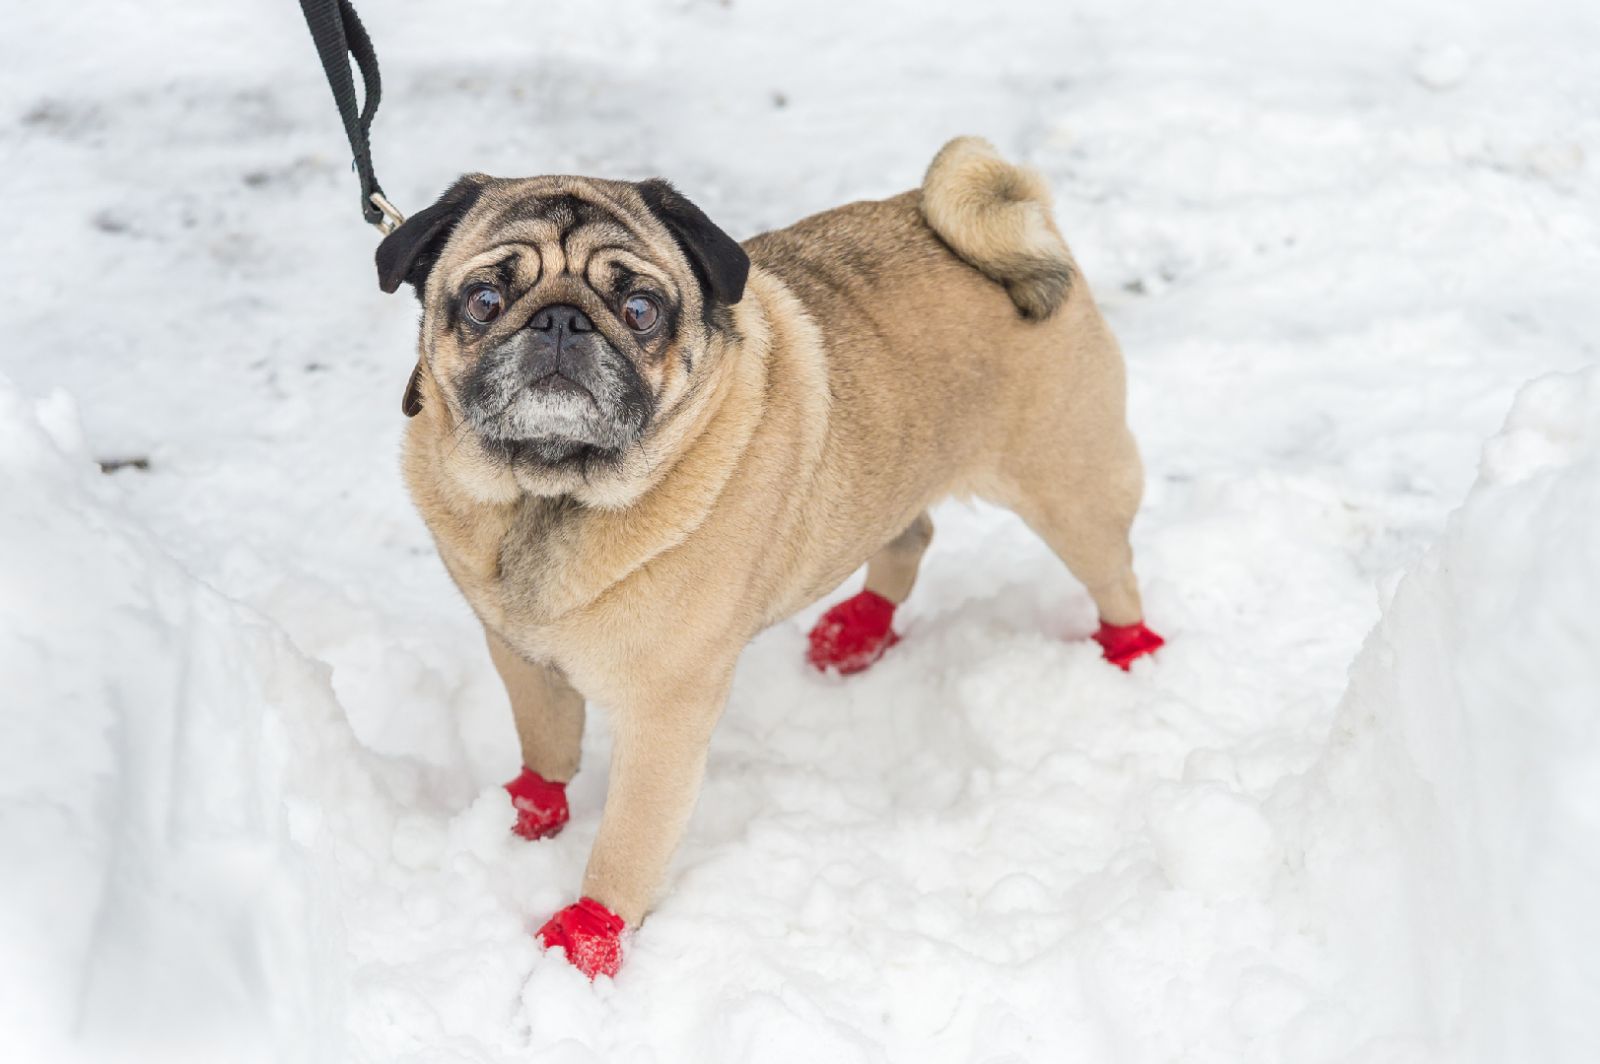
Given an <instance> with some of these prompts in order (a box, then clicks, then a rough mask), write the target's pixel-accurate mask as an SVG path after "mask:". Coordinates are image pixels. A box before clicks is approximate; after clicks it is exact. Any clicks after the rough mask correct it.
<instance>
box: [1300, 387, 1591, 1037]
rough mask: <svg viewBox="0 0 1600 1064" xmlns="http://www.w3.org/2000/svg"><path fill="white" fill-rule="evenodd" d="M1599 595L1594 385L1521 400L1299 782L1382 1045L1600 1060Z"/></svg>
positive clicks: (1547, 390) (1367, 650) (1352, 966)
mask: <svg viewBox="0 0 1600 1064" xmlns="http://www.w3.org/2000/svg"><path fill="white" fill-rule="evenodd" d="M1597 594H1600V372H1597V371H1595V370H1589V371H1585V372H1584V373H1581V374H1570V375H1553V376H1548V377H1543V378H1541V379H1539V380H1536V381H1534V382H1533V383H1531V384H1529V385H1527V386H1526V387H1525V388H1523V390H1522V392H1521V393H1520V395H1519V396H1518V398H1517V401H1516V404H1515V406H1514V407H1513V409H1512V411H1511V414H1510V416H1509V417H1508V418H1507V420H1506V425H1505V428H1504V430H1503V431H1502V432H1501V433H1500V434H1499V435H1498V436H1496V437H1495V438H1494V439H1492V440H1491V441H1490V442H1489V443H1488V445H1487V446H1486V447H1485V448H1484V452H1483V461H1482V466H1481V470H1480V476H1479V480H1478V483H1477V485H1476V486H1475V487H1474V488H1473V490H1472V492H1471V494H1470V496H1469V497H1468V499H1467V501H1466V503H1465V505H1463V506H1462V507H1461V509H1460V510H1458V511H1457V512H1456V513H1455V514H1454V515H1453V516H1452V517H1451V519H1450V521H1449V525H1448V528H1447V530H1446V531H1445V533H1444V535H1443V538H1442V539H1441V540H1440V541H1439V543H1438V544H1437V545H1436V546H1435V547H1434V548H1433V549H1432V550H1430V551H1429V552H1428V554H1427V556H1426V557H1425V558H1424V559H1423V560H1422V561H1421V562H1420V563H1419V564H1418V565H1416V566H1415V567H1414V568H1413V569H1412V570H1411V571H1410V572H1409V573H1408V574H1407V575H1406V576H1405V577H1404V578H1403V579H1402V580H1401V581H1400V582H1399V585H1398V587H1397V588H1396V589H1395V591H1394V595H1393V599H1392V601H1391V602H1390V603H1389V604H1388V606H1387V608H1386V609H1385V611H1384V616H1383V620H1382V622H1381V623H1380V624H1379V625H1378V627H1377V629H1376V630H1375V631H1374V632H1373V633H1372V635H1371V636H1370V637H1369V638H1368V640H1367V642H1366V645H1365V647H1364V648H1363V649H1362V651H1361V653H1360V655H1359V657H1358V658H1357V659H1356V662H1355V665H1354V667H1353V669H1352V674H1351V684H1350V689H1349V692H1348V693H1347V695H1346V697H1345V699H1344V702H1343V704H1342V706H1341V708H1340V712H1339V715H1338V718H1337V722H1336V725H1335V730H1334V739H1333V742H1332V747H1331V749H1330V751H1329V753H1328V755H1327V757H1326V758H1325V760H1324V762H1323V764H1322V765H1321V766H1320V767H1319V770H1318V772H1317V773H1316V774H1315V776H1314V785H1315V786H1314V793H1313V795H1312V798H1311V800H1312V801H1313V802H1314V803H1315V804H1316V807H1317V811H1316V813H1315V814H1314V816H1313V819H1312V820H1311V823H1310V825H1309V828H1308V835H1309V837H1310V838H1311V839H1312V840H1313V841H1312V843H1311V845H1310V846H1309V847H1308V849H1307V851H1306V854H1305V861H1306V868H1307V874H1308V882H1309V884H1310V886H1311V898H1312V903H1313V906H1314V909H1316V908H1323V907H1325V908H1326V911H1327V912H1328V914H1329V932H1328V936H1329V941H1330V942H1331V943H1332V944H1333V945H1334V947H1335V949H1336V950H1337V951H1339V952H1340V955H1341V959H1342V961H1343V963H1344V966H1345V977H1346V978H1345V982H1344V985H1343V988H1342V992H1341V994H1340V995H1339V998H1342V999H1343V1002H1344V1006H1343V1007H1344V1011H1345V1016H1346V1018H1347V1020H1350V1021H1354V1022H1357V1023H1360V1024H1362V1025H1366V1026H1368V1028H1369V1029H1371V1030H1376V1031H1387V1032H1391V1033H1392V1034H1394V1035H1395V1036H1401V1035H1404V1036H1405V1037H1404V1039H1402V1040H1401V1041H1399V1042H1396V1043H1392V1045H1393V1046H1410V1047H1412V1049H1414V1050H1417V1051H1418V1052H1420V1051H1421V1049H1422V1048H1429V1049H1431V1051H1432V1052H1434V1053H1436V1054H1437V1055H1438V1059H1440V1060H1448V1061H1459V1062H1463V1064H1465V1062H1484V1064H1505V1062H1510V1061H1541V1062H1557V1061H1572V1062H1577V1061H1593V1060H1596V1059H1600V1012H1597V1011H1596V1009H1595V1003H1596V1002H1600V948H1597V947H1600V906H1597V905H1596V891H1597V889H1600V603H1597V601H1596V596H1597ZM1324 1018H1325V1019H1326V1018H1327V1017H1324ZM1376 1044H1379V1043H1374V1045H1376Z"/></svg>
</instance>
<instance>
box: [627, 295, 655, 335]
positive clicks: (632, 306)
mask: <svg viewBox="0 0 1600 1064" xmlns="http://www.w3.org/2000/svg"><path fill="white" fill-rule="evenodd" d="M660 317H661V305H660V304H659V303H657V302H656V301H655V300H654V299H652V298H650V297H649V296H647V295H645V294H643V293H642V292H641V293H638V294H636V295H631V296H629V297H628V301H627V302H626V303H623V304H622V323H623V324H624V325H626V326H627V327H628V328H630V329H632V330H633V331H634V332H636V333H647V332H649V331H650V330H651V329H654V328H655V327H656V321H657V320H658V319H659V318H660Z"/></svg>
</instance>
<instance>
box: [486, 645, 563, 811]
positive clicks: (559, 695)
mask: <svg viewBox="0 0 1600 1064" xmlns="http://www.w3.org/2000/svg"><path fill="white" fill-rule="evenodd" d="M486 634H487V636H488V640H489V657H490V658H492V659H493V661H494V667H495V670H496V671H497V672H499V673H500V679H501V680H502V681H504V683H505V685H506V694H508V695H510V696H511V714H512V716H513V717H514V718H515V719H516V722H517V738H518V739H520V740H521V741H522V766H523V767H522V772H521V774H519V775H518V776H517V778H516V779H514V780H512V781H511V782H510V783H508V784H506V793H508V794H510V795H511V804H512V805H513V806H514V807H515V808H516V810H517V822H516V824H515V826H513V828H512V830H513V831H515V832H516V833H517V834H518V835H521V836H522V837H523V838H525V839H542V838H547V837H549V836H551V835H554V834H556V833H557V832H559V831H560V830H561V829H562V827H564V826H565V825H566V823H567V817H568V809H567V782H568V781H569V780H571V779H572V777H573V776H574V775H576V774H577V771H578V755H579V748H580V746H581V745H582V742H583V717H584V712H583V696H582V695H580V694H578V692H577V691H575V690H573V689H572V685H571V684H569V683H567V678H566V677H565V676H563V675H562V674H561V671H560V670H559V669H557V668H555V667H553V666H549V665H537V664H534V663H533V662H530V661H526V660H524V659H523V658H522V657H521V656H520V655H519V654H517V652H516V651H514V650H512V649H511V648H510V647H509V646H507V645H506V643H505V641H504V640H502V639H501V638H500V637H499V636H498V635H496V634H495V633H493V632H488V633H486Z"/></svg>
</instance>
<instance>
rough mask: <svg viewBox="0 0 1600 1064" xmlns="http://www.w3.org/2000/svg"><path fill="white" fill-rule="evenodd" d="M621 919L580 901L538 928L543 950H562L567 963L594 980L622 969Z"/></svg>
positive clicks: (590, 901) (594, 903)
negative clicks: (569, 962)
mask: <svg viewBox="0 0 1600 1064" xmlns="http://www.w3.org/2000/svg"><path fill="white" fill-rule="evenodd" d="M624 926H625V925H624V924H623V922H622V917H620V916H618V915H617V914H616V913H614V912H612V911H611V910H610V909H607V908H606V907H605V906H604V905H601V904H600V903H599V902H597V901H595V900H594V899H593V898H579V899H578V900H577V902H576V903H575V904H572V905H569V906H567V907H566V908H565V909H562V910H561V911H560V912H558V913H556V914H555V915H554V916H552V917H551V918H550V919H549V921H548V922H547V923H546V924H545V925H544V926H543V927H541V928H539V941H540V942H541V943H543V944H544V948H545V949H556V948H558V947H559V948H560V949H564V950H566V951H567V960H569V961H571V962H572V966H573V967H574V968H576V969H578V971H580V972H582V973H583V974H584V975H587V976H588V977H589V978H590V979H593V978H594V977H595V976H597V975H612V976H614V975H616V974H617V969H618V968H620V967H622V929H623V927H624Z"/></svg>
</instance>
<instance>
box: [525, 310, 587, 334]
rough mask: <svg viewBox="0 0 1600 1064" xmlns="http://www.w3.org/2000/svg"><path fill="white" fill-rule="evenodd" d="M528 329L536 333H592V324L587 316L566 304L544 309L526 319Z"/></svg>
mask: <svg viewBox="0 0 1600 1064" xmlns="http://www.w3.org/2000/svg"><path fill="white" fill-rule="evenodd" d="M528 328H530V329H534V330H536V331H538V332H555V333H586V332H594V322H592V321H590V320H589V315H587V314H585V313H584V312H583V311H581V310H579V309H578V308H577V307H574V306H572V305H570V304H568V303H557V304H555V305H554V306H549V307H545V308H544V309H543V310H540V311H539V312H538V313H537V314H535V315H534V316H533V317H531V318H529V319H528Z"/></svg>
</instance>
